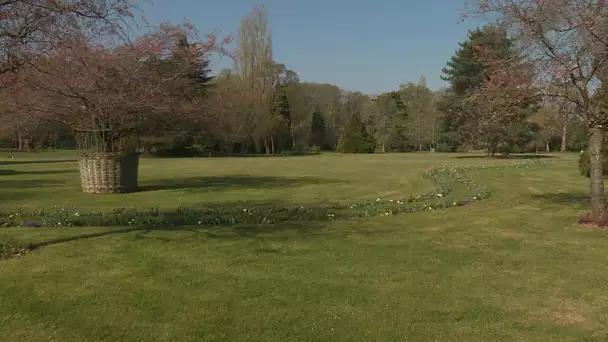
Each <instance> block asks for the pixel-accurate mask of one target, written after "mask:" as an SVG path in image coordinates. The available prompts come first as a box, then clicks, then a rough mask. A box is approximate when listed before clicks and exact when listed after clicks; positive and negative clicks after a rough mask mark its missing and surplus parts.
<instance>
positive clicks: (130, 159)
mask: <svg viewBox="0 0 608 342" xmlns="http://www.w3.org/2000/svg"><path fill="white" fill-rule="evenodd" d="M78 168H79V170H80V184H81V186H82V191H83V192H84V193H88V194H119V193H128V192H136V191H137V172H138V169H139V154H137V153H133V154H126V155H125V154H118V153H87V154H82V155H81V156H80V157H79V158H78Z"/></svg>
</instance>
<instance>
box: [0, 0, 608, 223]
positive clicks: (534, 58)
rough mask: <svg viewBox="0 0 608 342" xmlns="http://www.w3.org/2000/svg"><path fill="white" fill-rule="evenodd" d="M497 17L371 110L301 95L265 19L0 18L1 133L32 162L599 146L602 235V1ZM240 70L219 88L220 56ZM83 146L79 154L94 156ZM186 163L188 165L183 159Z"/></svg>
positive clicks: (53, 11) (48, 10)
mask: <svg viewBox="0 0 608 342" xmlns="http://www.w3.org/2000/svg"><path fill="white" fill-rule="evenodd" d="M467 3H468V6H469V7H468V8H469V12H468V14H471V15H482V16H485V15H487V14H491V15H492V16H493V17H494V18H497V23H496V24H495V25H488V26H485V27H482V28H480V29H478V30H475V31H472V32H470V34H469V36H468V39H467V40H466V41H464V42H462V43H461V44H460V48H459V50H458V51H456V53H455V54H454V56H453V57H452V58H451V59H450V60H449V61H448V63H447V67H446V68H445V69H444V70H443V73H444V79H445V81H446V82H447V83H448V84H449V86H448V87H447V88H446V89H444V90H441V91H431V90H430V89H428V87H427V86H426V82H425V80H424V77H421V79H420V80H419V81H418V82H417V83H415V84H414V83H408V84H405V85H401V86H399V88H398V89H396V90H395V91H392V92H388V93H383V94H378V95H373V96H372V95H366V94H362V93H359V92H347V91H344V90H342V89H340V88H338V87H336V86H333V85H328V84H314V83H302V82H300V81H299V79H298V77H297V75H296V74H295V73H294V72H293V71H290V70H289V69H288V68H287V67H286V66H285V65H284V64H281V63H279V62H278V61H276V60H275V59H274V58H273V53H272V35H271V30H270V27H269V25H268V19H267V13H266V10H265V9H264V8H263V7H262V6H255V7H254V8H253V10H252V11H251V13H250V14H249V15H248V16H246V17H245V18H243V20H242V22H241V24H240V27H239V31H238V35H237V36H236V46H235V49H234V50H233V51H227V50H226V49H225V48H224V45H225V44H228V43H230V42H231V38H230V37H228V38H226V39H218V38H217V37H216V36H215V35H209V36H208V39H206V40H201V39H199V38H198V37H197V34H196V30H195V29H194V27H193V26H192V25H191V24H190V23H188V22H186V23H184V24H183V25H179V26H178V25H169V24H167V23H163V24H161V25H159V26H158V27H149V28H148V33H146V34H145V35H142V36H139V37H137V38H136V39H130V37H131V35H130V34H129V32H128V25H126V22H127V21H128V20H130V18H132V17H133V16H134V15H133V11H134V10H135V7H134V5H133V4H132V3H131V2H130V1H128V0H86V1H85V0H80V1H70V2H62V1H56V0H43V1H34V2H32V1H25V0H15V1H8V2H3V3H0V31H1V34H0V55H1V58H2V59H1V60H0V76H1V77H0V85H1V89H0V97H1V99H0V115H1V116H0V120H2V125H1V126H0V134H1V135H3V136H5V137H7V138H8V139H9V140H11V139H14V140H15V141H16V142H17V144H18V146H19V147H22V148H23V147H26V148H27V146H30V145H31V144H32V143H36V144H39V145H49V144H53V142H55V143H57V142H58V141H65V140H66V139H64V138H65V137H66V136H67V137H69V136H74V134H76V136H77V137H78V136H79V135H78V134H79V133H82V132H87V134H84V136H85V137H86V139H85V140H86V144H85V145H87V148H91V150H92V151H93V152H104V153H109V152H121V151H126V150H134V149H136V148H141V146H143V147H144V149H145V150H146V151H149V152H163V151H165V152H166V151H168V152H169V153H171V154H175V152H176V151H181V152H183V153H192V151H204V150H208V151H211V152H221V153H226V154H234V153H252V152H255V153H266V154H275V153H281V152H283V151H287V150H299V151H305V150H306V149H308V148H309V147H310V146H313V145H315V146H318V147H319V148H323V149H337V150H338V151H342V152H374V151H409V150H433V149H434V150H441V151H466V150H471V149H483V150H486V151H487V152H488V153H489V154H494V153H510V152H512V151H529V150H539V149H544V150H550V149H555V148H559V149H561V150H562V151H563V150H566V149H568V147H569V146H570V147H571V148H577V149H578V148H580V147H582V146H583V145H585V144H588V145H589V155H590V163H589V165H590V178H591V199H592V209H593V210H592V215H591V218H592V221H595V222H604V221H605V220H606V219H607V216H608V208H607V206H606V200H605V196H604V189H603V169H602V164H603V151H602V149H603V145H604V144H603V143H604V135H605V131H606V129H607V128H606V127H608V110H607V108H608V105H607V104H606V103H607V101H606V99H607V97H608V95H606V93H607V91H606V87H608V85H607V84H606V82H602V80H603V79H605V72H606V70H607V69H608V68H607V63H608V41H606V37H608V4H607V3H606V2H605V1H586V0H579V1H538V0H525V1H522V0H518V1H513V0H491V1H490V0H469V1H467ZM212 52H219V53H221V54H224V55H228V56H229V57H231V58H232V59H233V61H234V65H233V68H232V69H230V70H224V71H223V72H222V73H220V74H219V75H217V77H211V75H210V71H209V62H208V60H209V59H208V57H209V53H212ZM85 140H82V139H81V140H80V141H79V142H80V144H81V147H82V145H83V142H85ZM183 153H182V154H183Z"/></svg>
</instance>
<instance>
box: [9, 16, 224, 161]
mask: <svg viewBox="0 0 608 342" xmlns="http://www.w3.org/2000/svg"><path fill="white" fill-rule="evenodd" d="M187 33H188V34H189V35H190V36H193V35H194V33H193V28H192V27H191V26H190V25H185V26H172V25H168V24H162V25H160V26H159V27H158V28H155V29H153V30H152V31H151V32H150V33H148V34H146V35H144V36H142V37H139V38H138V39H137V40H136V41H135V42H133V43H124V42H123V43H120V44H117V45H115V46H107V45H106V46H104V45H98V44H93V43H91V41H90V40H88V39H87V38H86V37H84V36H82V35H74V36H72V37H70V39H69V40H67V39H66V40H65V41H64V42H62V43H61V44H58V45H57V48H56V50H55V51H54V52H53V54H50V55H48V56H45V57H43V58H40V59H39V60H38V61H37V62H36V63H34V64H32V65H30V66H25V67H23V68H22V69H21V70H20V72H19V76H17V78H16V79H14V81H16V82H14V83H13V86H12V87H11V88H14V89H20V94H21V95H22V96H18V97H16V98H15V100H14V101H12V103H11V106H12V112H13V113H14V114H17V113H18V110H19V111H21V112H22V113H27V117H25V116H23V115H21V116H19V115H16V116H14V118H15V119H17V118H18V120H14V121H15V122H17V121H19V122H24V121H26V120H24V119H26V118H28V119H30V121H36V122H39V121H41V120H55V121H60V122H62V123H65V124H67V125H69V126H70V127H72V128H73V129H75V130H87V131H99V132H102V131H107V132H112V136H111V137H110V136H109V135H108V136H107V139H109V140H107V141H102V142H101V143H102V146H100V151H105V152H110V151H111V150H114V149H116V148H117V147H116V146H115V145H114V144H115V143H116V141H115V140H120V139H122V138H125V137H130V136H134V135H136V134H139V133H142V132H145V131H149V130H155V129H159V128H160V127H162V125H164V124H167V125H168V124H175V123H176V122H179V121H180V120H181V119H185V118H194V117H199V118H200V115H198V114H200V112H198V109H199V108H200V107H201V105H200V103H198V102H197V101H198V100H199V99H197V98H196V97H188V98H186V97H185V96H183V94H181V92H178V91H175V90H176V89H183V88H184V86H185V83H187V82H188V79H187V77H186V76H187V74H188V72H189V71H190V70H191V65H192V64H193V63H196V61H197V59H199V58H201V57H202V55H204V54H206V53H208V52H210V51H211V50H212V49H215V48H218V47H219V46H218V45H220V44H218V43H217V42H216V39H215V36H213V35H211V36H210V39H209V41H207V42H204V43H203V42H199V44H193V45H192V46H188V47H185V48H184V47H182V48H181V49H179V50H177V49H176V41H177V40H178V39H179V38H181V37H183V35H184V34H187ZM226 42H228V41H226ZM176 55H179V56H180V58H173V57H175V56H176ZM169 61H170V62H171V63H169ZM168 65H170V67H167V66H168ZM13 91H14V90H13V89H11V92H13ZM195 111H197V112H196V114H197V115H194V114H195V113H194V112H195Z"/></svg>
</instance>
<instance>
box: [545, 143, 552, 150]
mask: <svg viewBox="0 0 608 342" xmlns="http://www.w3.org/2000/svg"><path fill="white" fill-rule="evenodd" d="M545 152H547V153H549V152H551V147H550V146H549V142H548V141H547V142H546V143H545Z"/></svg>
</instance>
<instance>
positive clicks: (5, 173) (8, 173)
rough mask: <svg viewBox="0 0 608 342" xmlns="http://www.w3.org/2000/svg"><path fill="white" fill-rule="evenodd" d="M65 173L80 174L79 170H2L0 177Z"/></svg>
mask: <svg viewBox="0 0 608 342" xmlns="http://www.w3.org/2000/svg"><path fill="white" fill-rule="evenodd" d="M65 173H78V170H76V169H73V170H39V171H16V170H0V176H13V175H59V174H65Z"/></svg>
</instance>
